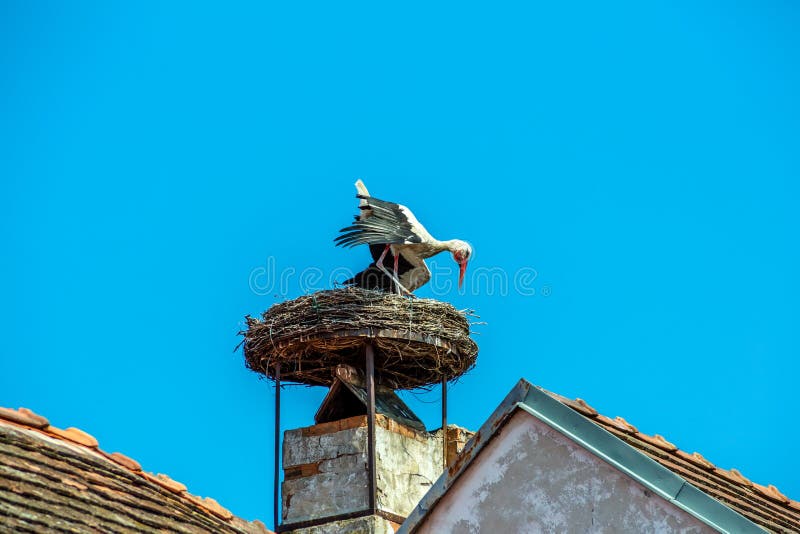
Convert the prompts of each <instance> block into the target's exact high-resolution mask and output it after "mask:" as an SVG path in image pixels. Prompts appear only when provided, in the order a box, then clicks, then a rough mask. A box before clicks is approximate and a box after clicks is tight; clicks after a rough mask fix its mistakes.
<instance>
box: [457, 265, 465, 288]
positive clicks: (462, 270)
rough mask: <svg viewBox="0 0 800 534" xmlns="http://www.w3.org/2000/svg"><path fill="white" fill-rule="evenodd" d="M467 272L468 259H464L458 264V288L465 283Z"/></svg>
mask: <svg viewBox="0 0 800 534" xmlns="http://www.w3.org/2000/svg"><path fill="white" fill-rule="evenodd" d="M465 272H467V261H466V260H464V261H462V262H460V263H459V264H458V289H461V286H462V285H464V273H465Z"/></svg>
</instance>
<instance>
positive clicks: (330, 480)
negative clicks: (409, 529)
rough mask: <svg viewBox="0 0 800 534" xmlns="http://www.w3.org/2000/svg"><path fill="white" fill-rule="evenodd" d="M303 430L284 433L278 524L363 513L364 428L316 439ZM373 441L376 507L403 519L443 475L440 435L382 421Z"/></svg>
mask: <svg viewBox="0 0 800 534" xmlns="http://www.w3.org/2000/svg"><path fill="white" fill-rule="evenodd" d="M313 428H314V427H311V429H313ZM307 430H308V429H297V430H289V431H287V432H286V433H285V434H284V442H283V451H284V452H283V467H284V471H285V473H286V477H285V478H286V480H285V481H284V482H283V499H282V501H283V522H284V523H294V522H298V521H307V520H310V519H318V518H321V517H327V516H333V515H339V514H345V513H348V512H357V511H361V510H365V509H366V508H367V506H368V496H367V452H366V451H367V428H366V426H358V427H355V428H346V429H344V430H340V431H337V432H331V433H326V434H321V435H314V434H315V433H314V432H308V431H307ZM375 441H376V465H377V469H378V471H377V478H378V484H377V507H378V509H380V510H383V511H386V512H391V513H393V514H396V515H399V516H402V517H405V516H407V515H408V514H409V513H410V512H411V510H412V509H413V508H414V507H415V506H416V505H417V503H418V502H419V500H420V499H421V498H422V496H423V495H425V493H426V492H427V491H428V489H429V488H430V486H431V485H432V484H433V482H434V481H435V480H436V479H437V478H438V477H439V475H440V474H441V472H442V450H441V449H442V442H441V432H437V433H432V434H428V433H421V432H415V431H413V430H411V429H408V428H407V427H403V426H401V425H399V424H398V423H396V422H394V421H391V420H388V421H387V420H386V419H382V420H381V422H380V424H378V425H376V432H375ZM292 473H293V474H292ZM290 474H291V475H290Z"/></svg>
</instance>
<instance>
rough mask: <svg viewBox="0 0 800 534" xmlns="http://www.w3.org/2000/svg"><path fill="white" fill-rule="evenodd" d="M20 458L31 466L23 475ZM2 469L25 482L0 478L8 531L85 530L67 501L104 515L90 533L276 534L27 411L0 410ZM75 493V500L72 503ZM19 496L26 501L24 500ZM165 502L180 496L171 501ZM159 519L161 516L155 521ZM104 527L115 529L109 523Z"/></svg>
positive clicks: (96, 519) (0, 498)
mask: <svg viewBox="0 0 800 534" xmlns="http://www.w3.org/2000/svg"><path fill="white" fill-rule="evenodd" d="M36 436H39V437H38V438H36ZM48 440H49V441H48ZM53 440H55V441H53ZM58 441H61V442H64V443H65V445H66V443H67V442H68V443H69V445H70V446H71V448H63V447H62V448H61V449H60V450H52V452H47V451H48V450H49V449H54V448H55V444H56V443H57V442H58ZM6 449H8V450H6ZM81 451H83V452H81ZM4 453H7V454H4ZM16 458H25V459H26V460H25V464H24V466H25V467H24V468H23V465H22V464H19V463H17V462H18V461H17V460H15V459H16ZM103 462H105V463H103ZM51 464H58V465H51ZM110 466H116V467H114V468H111V467H110ZM0 467H4V468H5V470H6V471H9V470H10V471H11V472H14V473H17V471H18V473H17V474H18V475H19V476H18V477H17V479H18V480H17V479H15V480H16V481H15V482H14V486H13V488H8V487H6V486H5V485H4V483H3V479H2V478H0V505H4V506H6V512H9V513H11V514H12V515H11V516H8V517H6V516H4V518H5V519H4V526H8V527H9V528H12V530H13V527H17V528H18V529H22V530H25V529H28V530H29V529H30V528H31V524H33V525H38V526H41V525H47V524H49V523H50V522H51V521H53V520H56V521H59V523H60V524H62V525H63V526H64V527H65V528H67V527H69V529H72V530H78V531H83V530H87V528H88V527H87V526H86V524H84V523H83V521H84V520H85V519H84V518H83V517H82V516H81V514H76V513H74V510H73V508H74V507H73V506H72V505H70V507H62V506H59V505H57V504H54V502H56V503H57V502H60V501H59V499H65V498H66V499H71V500H72V501H75V503H78V502H79V501H80V503H81V504H80V505H85V506H86V507H89V508H92V509H93V510H95V512H96V513H97V514H99V515H97V516H93V517H94V519H93V520H92V524H91V529H90V530H97V528H100V526H104V527H105V530H115V529H119V528H121V527H125V528H122V529H123V530H133V531H144V530H152V529H153V528H155V529H156V530H173V527H175V529H176V530H175V531H176V532H189V531H191V532H215V533H216V532H238V533H248V534H255V533H257V534H271V533H270V531H269V530H267V528H266V527H265V526H264V524H263V523H261V522H260V521H251V522H248V521H245V520H243V519H240V518H238V517H236V516H234V515H233V514H232V513H231V512H230V511H228V510H227V509H225V508H223V507H222V506H220V504H219V503H218V502H217V501H215V500H214V499H211V498H210V497H206V498H205V499H201V498H199V497H195V496H193V495H190V494H189V493H187V490H186V486H185V485H183V484H181V483H180V482H177V481H175V480H172V479H171V478H170V477H168V476H167V475H164V474H158V475H153V474H152V473H145V472H143V471H142V467H141V466H140V465H139V462H137V461H136V460H134V459H132V458H129V457H127V456H125V455H124V454H121V453H118V452H114V453H111V454H109V453H107V452H104V451H102V450H100V449H99V444H98V442H97V440H96V439H95V438H94V437H93V436H91V435H90V434H88V433H86V432H84V431H82V430H80V429H78V428H74V427H70V428H67V429H66V430H62V429H60V428H56V427H54V426H51V425H50V423H49V421H48V420H47V419H45V418H44V417H42V416H40V415H37V414H35V413H33V412H32V411H30V410H27V409H25V408H20V409H19V410H12V409H9V408H1V407H0ZM115 470H116V471H115ZM50 471H52V473H50ZM142 479H144V480H146V481H147V482H149V483H151V484H152V486H150V488H152V489H151V490H148V489H147V488H148V486H147V483H146V482H140V483H133V481H134V480H142ZM53 480H59V481H60V484H61V485H62V489H61V490H59V492H55V493H52V492H50V488H51V487H52V485H53ZM84 482H85V483H84ZM29 486H30V487H29ZM66 488H71V490H67V489H66ZM157 488H163V490H167V491H168V492H169V493H161V494H160V495H159V494H157V493H153V492H157V491H163V490H158V489H157ZM70 491H72V492H77V493H74V494H69V495H70V496H67V493H69V492H70ZM9 492H11V493H9ZM20 492H23V493H20ZM148 492H149V493H148ZM51 493H52V494H51ZM62 493H64V495H62ZM21 494H25V495H27V496H28V497H26V498H25V499H22V500H20V498H19V495H21ZM45 494H47V498H48V499H51V500H54V501H53V502H50V503H49V504H48V505H47V506H45V507H40V506H38V505H37V504H36V502H33V501H35V500H36V499H38V498H40V497H41V498H44V497H42V496H43V495H45ZM120 495H126V498H125V499H123V500H120V498H119V496H120ZM165 495H174V496H172V497H169V498H166V497H164V496H165ZM6 497H8V498H6ZM26 499H27V501H26ZM138 500H142V503H141V505H139V504H137V503H138ZM29 501H30V502H29ZM75 505H76V506H77V505H79V504H75ZM126 506H127V507H128V508H127V509H126V510H125V512H124V513H123V514H118V513H116V510H117V509H123V508H125V507H126ZM139 506H141V508H140V507H139ZM195 509H199V510H203V511H204V512H206V514H207V515H206V516H205V517H206V518H207V519H203V514H197V513H196V512H195V511H193V510H195ZM43 510H44V511H43ZM71 510H73V511H71ZM106 513H107V515H106ZM154 513H155V514H157V515H152V514H154ZM148 514H150V515H148ZM145 516H147V517H145ZM106 520H107V521H111V523H104V522H103V521H106ZM163 521H167V523H162V522H163ZM120 522H122V523H120ZM37 528H38V527H37ZM187 529H188V530H187ZM101 530H102V529H101Z"/></svg>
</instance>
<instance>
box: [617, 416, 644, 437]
mask: <svg viewBox="0 0 800 534" xmlns="http://www.w3.org/2000/svg"><path fill="white" fill-rule="evenodd" d="M614 424H615V425H616V426H617V428H620V429H622V431H623V432H628V433H630V434H636V433H637V432H639V431H638V430H637V429H636V427H635V426H633V425H632V424H630V423H629V422H627V421H626V420H625V419H623V418H622V417H620V416H616V417H615V418H614Z"/></svg>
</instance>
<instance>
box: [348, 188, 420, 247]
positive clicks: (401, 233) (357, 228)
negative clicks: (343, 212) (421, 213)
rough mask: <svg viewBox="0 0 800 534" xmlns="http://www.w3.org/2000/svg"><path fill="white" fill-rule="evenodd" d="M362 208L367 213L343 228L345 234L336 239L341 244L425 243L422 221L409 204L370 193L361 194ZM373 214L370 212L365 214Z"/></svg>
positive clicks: (358, 196)
mask: <svg viewBox="0 0 800 534" xmlns="http://www.w3.org/2000/svg"><path fill="white" fill-rule="evenodd" d="M356 197H357V198H359V199H361V204H360V205H359V208H360V209H361V213H362V214H363V215H361V216H357V217H356V222H355V223H353V225H352V226H348V227H347V228H342V229H341V230H339V232H341V234H340V235H339V236H338V237H337V238H336V239H334V242H335V243H336V245H337V246H342V247H354V246H356V245H364V244H369V245H386V244H391V245H403V244H405V245H408V244H411V243H421V242H422V236H420V235H419V229H418V228H417V227H418V226H419V223H417V221H416V219H415V218H414V215H413V214H411V212H410V211H409V209H408V208H406V207H405V206H401V205H400V204H395V203H394V202H386V201H385V200H380V199H377V198H375V197H371V196H368V195H363V194H358V195H356ZM366 214H369V216H365V215H366Z"/></svg>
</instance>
